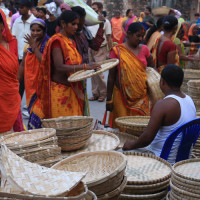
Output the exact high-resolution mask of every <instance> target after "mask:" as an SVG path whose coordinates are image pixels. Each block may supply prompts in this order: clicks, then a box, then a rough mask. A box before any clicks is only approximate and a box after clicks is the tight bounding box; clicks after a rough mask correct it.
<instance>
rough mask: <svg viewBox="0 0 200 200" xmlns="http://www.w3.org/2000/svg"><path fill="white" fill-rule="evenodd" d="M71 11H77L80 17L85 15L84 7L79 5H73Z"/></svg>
mask: <svg viewBox="0 0 200 200" xmlns="http://www.w3.org/2000/svg"><path fill="white" fill-rule="evenodd" d="M71 9H72V11H73V12H75V13H77V14H78V15H79V17H80V18H83V17H85V16H86V12H85V9H84V8H82V7H81V6H74V7H72V8H71Z"/></svg>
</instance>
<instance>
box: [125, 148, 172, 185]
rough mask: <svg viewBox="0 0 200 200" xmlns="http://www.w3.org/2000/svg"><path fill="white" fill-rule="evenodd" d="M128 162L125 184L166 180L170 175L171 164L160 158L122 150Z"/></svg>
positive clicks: (143, 183) (145, 183)
mask: <svg viewBox="0 0 200 200" xmlns="http://www.w3.org/2000/svg"><path fill="white" fill-rule="evenodd" d="M124 154H125V155H126V157H127V160H128V164H127V168H126V175H127V177H128V181H127V185H148V184H155V183H160V182H163V181H166V180H168V179H169V178H170V176H171V165H170V164H169V163H168V162H167V161H165V160H163V159H162V158H159V157H156V156H154V155H150V154H149V155H148V154H143V153H136V152H124Z"/></svg>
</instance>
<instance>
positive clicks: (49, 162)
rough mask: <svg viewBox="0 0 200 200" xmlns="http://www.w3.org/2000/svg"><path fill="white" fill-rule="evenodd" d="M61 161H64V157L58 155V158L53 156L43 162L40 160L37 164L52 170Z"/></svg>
mask: <svg viewBox="0 0 200 200" xmlns="http://www.w3.org/2000/svg"><path fill="white" fill-rule="evenodd" d="M61 160H62V156H61V155H58V156H52V157H49V158H46V159H43V160H38V161H36V162H35V163H37V164H39V165H42V166H45V167H48V168H50V167H52V166H53V165H55V164H56V163H57V162H60V161H61Z"/></svg>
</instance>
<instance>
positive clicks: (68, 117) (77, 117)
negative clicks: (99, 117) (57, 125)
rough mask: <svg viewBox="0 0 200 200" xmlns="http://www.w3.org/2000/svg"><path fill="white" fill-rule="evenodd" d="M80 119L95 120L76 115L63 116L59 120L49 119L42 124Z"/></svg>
mask: <svg viewBox="0 0 200 200" xmlns="http://www.w3.org/2000/svg"><path fill="white" fill-rule="evenodd" d="M80 119H83V120H88V119H91V120H93V119H94V118H93V117H88V116H79V115H74V116H61V117H57V118H49V119H42V122H52V121H55V122H57V121H71V120H73V121H79V120H80Z"/></svg>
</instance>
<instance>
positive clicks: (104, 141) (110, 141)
mask: <svg viewBox="0 0 200 200" xmlns="http://www.w3.org/2000/svg"><path fill="white" fill-rule="evenodd" d="M119 144H120V141H119V138H118V137H117V136H116V135H114V134H112V133H109V132H107V131H93V132H92V136H91V138H90V139H89V141H88V142H87V144H86V145H85V146H84V147H83V148H82V149H80V150H78V151H75V152H71V153H69V152H68V153H63V152H62V155H63V157H68V156H72V155H75V154H78V153H83V152H94V151H111V150H115V149H116V148H117V147H118V146H119Z"/></svg>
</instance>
